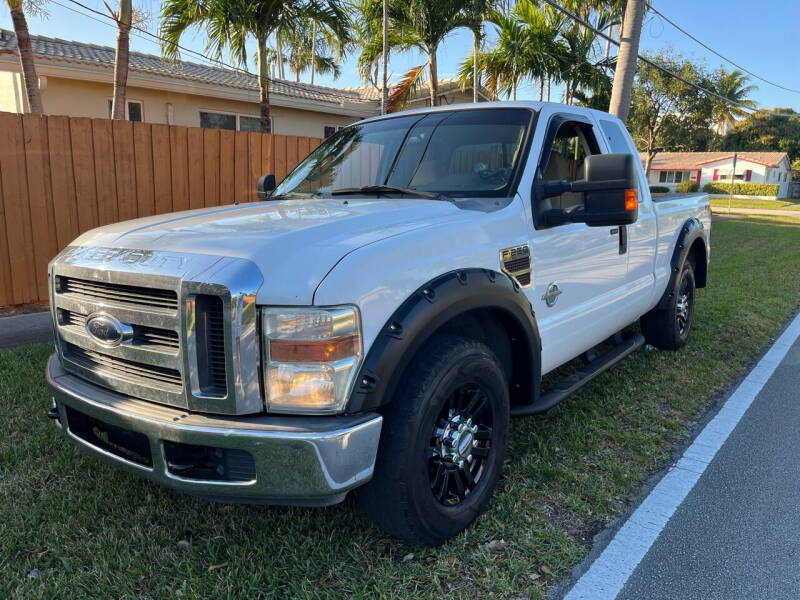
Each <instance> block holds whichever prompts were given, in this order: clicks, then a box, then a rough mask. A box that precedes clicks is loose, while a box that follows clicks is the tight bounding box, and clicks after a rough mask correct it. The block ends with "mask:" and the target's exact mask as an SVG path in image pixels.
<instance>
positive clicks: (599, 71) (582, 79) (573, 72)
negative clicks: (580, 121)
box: [561, 20, 611, 104]
mask: <svg viewBox="0 0 800 600" xmlns="http://www.w3.org/2000/svg"><path fill="white" fill-rule="evenodd" d="M605 26H606V24H605V22H604V21H602V20H600V21H599V22H598V29H601V30H602V29H603V28H605ZM561 36H562V39H563V40H564V42H565V43H566V54H564V55H563V56H564V57H565V58H566V60H563V61H562V70H561V77H562V79H563V81H564V83H565V89H564V100H565V103H566V104H572V101H573V99H574V97H575V92H576V91H578V90H584V89H591V90H600V89H603V88H605V87H606V86H607V85H608V86H609V87H610V82H609V81H608V75H607V74H606V66H607V61H606V60H605V59H600V60H595V59H594V58H593V49H594V46H595V41H596V40H597V36H595V34H594V33H593V32H592V30H591V29H588V28H585V27H579V26H572V27H570V28H569V29H567V30H565V31H563V32H562V34H561ZM608 62H609V63H610V62H611V61H610V60H609V61H608Z"/></svg>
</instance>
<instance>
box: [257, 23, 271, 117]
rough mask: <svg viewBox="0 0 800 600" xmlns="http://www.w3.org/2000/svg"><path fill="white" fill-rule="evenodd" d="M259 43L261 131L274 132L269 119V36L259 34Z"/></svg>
mask: <svg viewBox="0 0 800 600" xmlns="http://www.w3.org/2000/svg"><path fill="white" fill-rule="evenodd" d="M257 43H258V91H259V96H260V98H259V103H260V108H261V133H272V125H271V123H270V119H269V71H268V70H267V68H268V66H267V38H266V36H264V37H262V36H259V37H258V38H257Z"/></svg>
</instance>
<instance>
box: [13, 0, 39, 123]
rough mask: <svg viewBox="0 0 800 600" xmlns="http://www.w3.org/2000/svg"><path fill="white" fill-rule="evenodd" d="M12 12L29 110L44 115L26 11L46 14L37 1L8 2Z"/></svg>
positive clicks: (19, 0)
mask: <svg viewBox="0 0 800 600" xmlns="http://www.w3.org/2000/svg"><path fill="white" fill-rule="evenodd" d="M6 2H7V3H8V9H9V10H10V11H11V21H12V23H14V33H15V34H16V36H17V48H18V49H19V62H20V66H21V67H22V81H23V83H24V84H25V91H26V93H27V95H28V108H29V110H30V111H31V112H32V113H34V114H37V115H40V114H42V113H43V112H44V111H43V109H42V96H41V94H40V93H39V78H38V77H37V76H36V65H34V63H33V48H32V46H31V36H30V33H29V32H28V20H27V19H26V18H25V10H27V11H28V12H31V13H34V14H35V13H40V14H44V9H43V8H42V6H41V4H39V3H37V2H36V1H35V0H27V1H25V0H6Z"/></svg>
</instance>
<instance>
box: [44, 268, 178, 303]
mask: <svg viewBox="0 0 800 600" xmlns="http://www.w3.org/2000/svg"><path fill="white" fill-rule="evenodd" d="M55 286H56V292H57V293H59V294H65V295H67V296H74V297H76V298H82V299H90V300H95V301H99V302H104V303H107V304H115V305H118V306H131V307H135V308H146V309H155V310H168V311H176V310H178V294H177V293H176V292H175V291H174V290H158V289H152V288H147V287H143V286H136V285H122V284H118V283H109V282H106V281H91V280H88V279H78V278H75V277H64V276H61V275H58V276H56V281H55Z"/></svg>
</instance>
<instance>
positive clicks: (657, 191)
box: [650, 185, 669, 194]
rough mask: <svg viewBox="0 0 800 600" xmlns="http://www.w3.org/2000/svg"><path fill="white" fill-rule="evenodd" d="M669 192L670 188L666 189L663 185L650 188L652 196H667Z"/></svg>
mask: <svg viewBox="0 0 800 600" xmlns="http://www.w3.org/2000/svg"><path fill="white" fill-rule="evenodd" d="M667 192H669V188H668V187H664V186H663V185H651V186H650V193H651V194H666V193H667Z"/></svg>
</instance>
